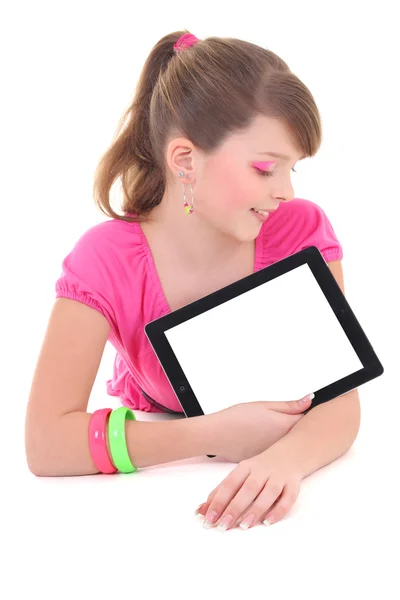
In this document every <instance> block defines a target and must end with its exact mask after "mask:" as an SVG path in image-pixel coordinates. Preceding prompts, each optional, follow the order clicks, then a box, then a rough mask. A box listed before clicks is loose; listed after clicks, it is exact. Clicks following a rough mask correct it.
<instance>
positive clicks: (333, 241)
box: [289, 199, 343, 263]
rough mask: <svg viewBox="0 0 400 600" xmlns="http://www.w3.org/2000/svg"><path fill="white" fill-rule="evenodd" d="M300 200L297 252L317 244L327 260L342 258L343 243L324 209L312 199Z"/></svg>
mask: <svg viewBox="0 0 400 600" xmlns="http://www.w3.org/2000/svg"><path fill="white" fill-rule="evenodd" d="M298 202H299V207H298V208H297V213H298V223H297V227H298V233H297V239H298V241H299V243H298V245H297V247H296V249H295V252H299V251H300V250H303V249H304V248H309V247H310V246H316V247H317V248H318V250H319V251H320V252H321V254H322V256H323V257H324V259H325V262H327V263H328V262H331V261H333V260H342V258H343V248H342V245H341V243H340V242H339V240H338V238H337V236H336V233H335V231H334V229H333V226H332V224H331V222H330V220H329V219H328V216H327V215H326V213H325V212H324V210H323V209H322V208H321V207H320V206H319V205H318V204H316V203H315V202H312V201H311V200H303V199H300V200H298ZM289 204H290V203H289Z"/></svg>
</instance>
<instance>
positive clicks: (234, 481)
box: [201, 461, 254, 529]
mask: <svg viewBox="0 0 400 600" xmlns="http://www.w3.org/2000/svg"><path fill="white" fill-rule="evenodd" d="M249 473H250V470H249V468H248V467H247V465H246V463H245V461H243V462H241V463H240V464H239V465H238V466H237V467H236V468H235V469H233V471H231V472H230V473H229V475H228V476H227V477H226V478H225V479H224V480H223V481H222V482H221V483H220V485H219V486H218V488H217V490H216V493H215V495H214V497H213V499H212V500H211V501H210V502H209V503H208V502H207V503H208V506H207V508H206V513H205V517H206V520H205V521H204V527H205V528H206V529H208V528H209V527H212V525H213V524H214V523H215V522H216V521H217V520H218V518H219V517H220V515H221V513H222V512H223V511H224V509H225V508H226V507H227V506H229V503H230V502H231V500H232V498H233V497H234V496H236V495H237V494H238V492H239V493H240V490H241V489H242V486H243V484H244V482H245V481H246V479H247V478H248V477H249ZM253 499H254V496H253V498H251V499H250V502H251V501H252V500H253ZM247 506H248V504H247ZM243 510H245V509H244V508H243ZM243 510H242V512H243ZM204 512H205V511H204ZM204 512H203V510H202V513H201V514H204ZM240 514H242V513H240ZM239 516H240V515H239ZM233 524H234V523H233Z"/></svg>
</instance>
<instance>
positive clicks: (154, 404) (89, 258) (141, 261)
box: [55, 198, 343, 413]
mask: <svg viewBox="0 0 400 600" xmlns="http://www.w3.org/2000/svg"><path fill="white" fill-rule="evenodd" d="M309 246H316V247H317V248H318V249H319V251H320V252H321V254H322V256H323V257H324V259H325V261H326V262H327V263H328V262H330V261H333V260H341V259H342V257H343V250H342V246H341V244H340V243H339V241H338V239H337V237H336V235H335V232H334V230H333V227H332V225H331V223H330V222H329V220H328V217H327V216H326V214H325V212H324V211H323V210H322V208H321V207H319V206H318V205H317V204H316V203H314V202H312V201H310V200H305V199H303V198H295V199H294V200H292V201H291V202H287V203H285V202H282V203H281V204H280V206H279V208H278V210H277V211H276V212H274V213H271V214H270V216H269V218H268V219H267V221H265V223H263V225H262V226H261V230H260V233H259V235H258V237H257V239H256V254H255V261H254V272H256V271H259V270H260V269H263V268H264V267H267V266H268V265H271V264H272V263H275V262H277V261H279V260H282V259H283V258H286V257H287V256H290V255H292V254H294V253H295V252H299V251H300V250H302V249H304V248H307V247H309ZM55 288H56V297H57V298H61V297H63V298H71V299H72V300H77V301H78V302H83V303H85V304H87V305H88V306H91V307H92V308H94V309H96V310H98V311H100V312H101V313H102V314H103V315H104V316H105V317H106V319H107V320H108V322H109V324H110V326H111V330H110V334H109V337H108V340H109V342H110V343H111V344H112V345H113V346H114V347H115V349H116V351H117V354H116V357H115V362H114V368H113V375H112V378H111V379H109V380H108V381H107V382H106V385H107V393H108V394H110V395H112V396H119V397H120V399H121V402H122V404H124V405H125V406H128V407H130V408H132V409H138V410H144V411H148V412H178V413H182V412H183V411H182V408H181V406H180V404H179V402H178V400H177V398H176V396H175V392H174V390H173V388H172V387H171V385H170V383H169V381H168V379H167V377H166V375H165V373H164V371H163V369H162V367H161V365H160V363H159V362H158V359H157V357H156V355H155V354H154V351H153V349H152V347H151V345H150V343H149V341H148V339H147V337H146V334H145V331H144V326H145V325H146V324H147V323H148V322H150V321H153V320H154V319H157V318H159V317H161V316H163V315H165V314H167V313H169V312H171V311H170V308H169V306H168V304H167V300H166V298H165V296H164V293H163V290H162V287H161V282H160V279H159V277H158V274H157V271H156V268H155V264H154V261H153V257H152V253H151V250H150V247H149V245H148V243H147V238H146V237H145V235H144V232H143V230H142V228H141V225H140V224H139V223H128V222H126V221H121V220H119V219H110V220H108V221H105V222H103V223H99V224H97V225H95V226H94V227H92V228H90V229H89V230H88V231H86V232H85V233H84V234H83V235H82V236H81V237H80V239H79V240H78V241H77V243H76V244H75V246H74V247H73V249H72V251H71V252H70V253H69V254H68V255H67V256H66V258H65V259H64V260H63V263H62V275H61V276H60V278H59V279H58V280H57V282H56V284H55Z"/></svg>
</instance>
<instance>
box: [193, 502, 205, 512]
mask: <svg viewBox="0 0 400 600" xmlns="http://www.w3.org/2000/svg"><path fill="white" fill-rule="evenodd" d="M203 504H204V502H203V503H202V504H199V505H198V507H197V508H196V510H195V511H194V514H195V515H198V514H199V512H200V509H201V507H202V506H203Z"/></svg>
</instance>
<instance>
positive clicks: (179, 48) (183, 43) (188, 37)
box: [174, 33, 200, 52]
mask: <svg viewBox="0 0 400 600" xmlns="http://www.w3.org/2000/svg"><path fill="white" fill-rule="evenodd" d="M197 42H200V40H199V38H197V37H196V36H195V35H193V34H192V33H184V34H183V35H181V37H180V38H179V40H178V41H177V42H175V44H174V50H175V51H176V52H183V51H184V50H186V48H190V46H194V45H195V44H197Z"/></svg>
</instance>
